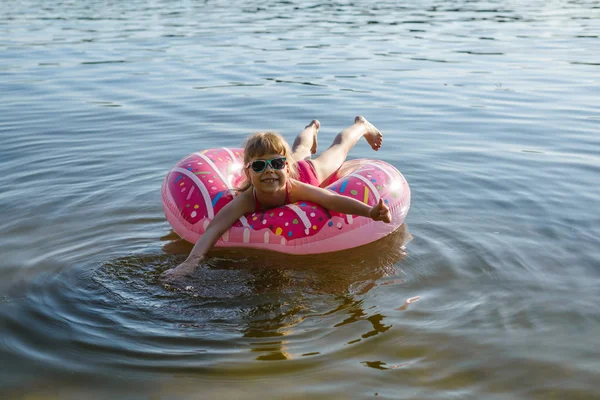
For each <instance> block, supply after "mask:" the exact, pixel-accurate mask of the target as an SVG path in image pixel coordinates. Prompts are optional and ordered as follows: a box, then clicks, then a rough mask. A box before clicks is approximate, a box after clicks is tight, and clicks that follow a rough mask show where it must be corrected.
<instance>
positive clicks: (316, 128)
mask: <svg viewBox="0 0 600 400" xmlns="http://www.w3.org/2000/svg"><path fill="white" fill-rule="evenodd" d="M320 127H321V123H320V122H319V120H318V119H313V120H312V121H310V124H308V125H306V127H305V128H304V129H308V128H313V131H314V135H313V143H312V146H311V147H310V154H315V153H316V152H317V133H319V128H320Z"/></svg>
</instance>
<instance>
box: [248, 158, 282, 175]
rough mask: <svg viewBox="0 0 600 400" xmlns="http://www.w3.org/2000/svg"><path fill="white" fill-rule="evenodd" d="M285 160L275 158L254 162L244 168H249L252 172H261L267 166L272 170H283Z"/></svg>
mask: <svg viewBox="0 0 600 400" xmlns="http://www.w3.org/2000/svg"><path fill="white" fill-rule="evenodd" d="M285 160H286V158H285V157H277V158H272V159H270V160H254V161H252V162H251V163H248V164H247V165H246V168H248V167H251V168H252V171H254V172H263V171H264V170H265V169H266V168H267V165H270V166H271V168H273V169H284V168H285Z"/></svg>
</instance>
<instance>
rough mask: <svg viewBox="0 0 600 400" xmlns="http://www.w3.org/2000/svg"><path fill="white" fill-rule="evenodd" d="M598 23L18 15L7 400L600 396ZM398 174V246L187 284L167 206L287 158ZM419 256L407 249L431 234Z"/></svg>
mask: <svg viewBox="0 0 600 400" xmlns="http://www.w3.org/2000/svg"><path fill="white" fill-rule="evenodd" d="M599 21H600V8H599V6H598V4H597V2H593V1H569V2H559V1H545V2H543V1H539V0H534V1H530V2H526V3H517V2H493V1H487V2H469V1H452V2H439V1H425V0H424V1H419V2H416V3H397V2H390V1H382V2H377V4H375V3H372V2H366V1H355V2H352V3H350V2H335V3H323V2H299V1H281V2H268V1H261V2H248V1H236V2H233V3H231V2H222V1H206V2H192V1H180V2H170V1H150V2H148V1H130V2H94V1H88V0H86V1H62V2H53V3H52V4H50V3H47V2H42V1H35V0H31V1H22V2H16V1H10V0H9V1H4V2H2V3H1V4H0V92H1V93H2V97H1V100H0V172H1V174H0V188H2V189H1V190H0V209H1V210H2V218H1V220H0V232H1V233H0V254H2V261H1V262H0V269H1V274H2V280H1V281H0V327H1V329H2V340H1V341H0V359H1V360H2V362H0V387H1V388H2V393H3V394H2V397H6V398H22V397H27V396H42V397H49V398H54V397H60V398H132V399H134V398H148V397H153V398H163V397H164V398H216V397H219V398H260V397H263V398H281V397H284V396H285V397H286V398H290V399H297V398H329V399H331V398H340V399H342V398H349V397H352V398H370V397H377V398H407V399H408V398H410V399H457V398H460V399H462V398H473V399H481V398H485V399H515V398H519V399H549V398H555V399H565V398H573V399H576V398H581V399H591V398H600V387H599V385H598V383H597V382H598V381H599V379H600V374H599V372H598V371H599V370H600V352H599V350H598V349H600V340H599V339H598V337H600V309H599V308H598V304H600V292H599V291H598V288H597V284H596V282H597V281H598V278H599V275H600V270H599V266H600V251H599V250H598V249H600V241H599V239H598V238H599V237H600V228H599V227H600V217H599V216H598V209H599V207H598V206H599V203H598V199H599V198H600V186H599V185H598V183H597V177H598V175H599V173H600V156H599V154H600V152H599V149H600V146H599V145H600V135H598V133H599V131H600V129H599V128H600V108H599V106H598V104H600V96H599V95H600V57H599V56H598V55H599V54H600V41H599V40H598V38H599V35H600V22H599ZM357 114H362V115H365V116H366V117H367V118H369V120H371V121H372V122H373V123H374V124H375V125H376V126H378V127H379V128H380V129H381V131H382V132H383V133H384V135H385V139H384V146H383V148H382V149H381V150H380V151H379V152H378V153H376V154H374V153H372V152H371V151H370V149H369V148H368V146H367V145H366V144H365V143H359V145H357V146H356V147H355V148H354V149H353V150H352V152H351V155H350V156H351V157H352V158H357V157H377V158H380V159H383V160H384V161H387V162H389V163H391V164H393V165H394V166H396V167H397V168H398V169H399V170H401V171H402V173H403V174H404V175H405V176H406V178H407V179H408V181H409V183H410V185H411V189H412V194H413V198H412V208H411V210H410V212H409V214H408V218H407V226H406V227H405V229H406V230H405V231H403V232H400V233H399V234H397V235H394V236H393V237H391V238H388V239H387V240H385V241H383V242H381V243H377V244H375V245H373V247H369V248H367V249H358V250H356V251H355V252H353V253H350V254H345V255H343V256H331V257H325V258H323V257H321V258H319V257H317V258H314V257H305V258H298V259H296V258H289V257H282V258H281V257H276V258H268V259H265V258H266V257H265V256H264V254H261V253H256V252H233V253H224V254H223V253H214V254H213V255H214V256H213V257H212V258H210V259H209V261H208V262H207V264H206V265H204V268H201V269H199V271H198V273H197V274H196V275H195V276H194V277H193V278H192V279H191V281H190V284H189V287H188V288H184V289H181V288H179V289H178V288H174V287H170V286H165V285H164V284H163V282H162V281H161V280H160V278H159V275H160V273H161V272H162V271H164V270H165V269H167V268H169V267H172V266H174V265H176V264H177V263H178V262H180V261H181V260H183V258H184V257H185V253H186V252H188V251H189V250H190V248H189V246H188V245H186V244H184V243H181V241H177V240H176V237H175V236H173V234H172V233H171V232H170V229H169V226H168V224H167V223H166V221H165V219H164V215H163V213H162V209H161V202H160V185H161V183H162V179H163V178H164V176H165V174H166V173H167V171H168V170H169V169H170V168H171V167H172V166H173V165H174V163H175V162H176V161H177V160H179V159H180V158H181V157H183V156H184V155H186V154H188V153H189V152H191V151H192V150H197V149H203V148H209V147H215V146H232V147H237V146H239V145H240V144H241V143H242V142H243V140H244V138H245V137H246V136H247V135H248V134H250V133H251V132H254V131H258V130H267V129H269V130H277V131H279V132H281V133H283V134H284V135H285V136H287V137H289V138H290V140H292V139H293V136H294V135H295V134H296V133H297V132H299V131H300V130H301V128H302V127H304V125H306V124H307V123H308V122H309V121H310V120H311V119H313V118H318V119H319V120H320V121H321V123H322V129H321V132H320V146H321V149H323V148H326V146H327V145H328V142H329V141H330V140H331V139H332V138H333V137H334V135H335V134H336V133H337V132H338V131H340V130H341V129H342V128H344V127H345V126H347V125H349V124H350V123H351V122H352V119H353V118H354V116H355V115H357ZM411 235H412V237H413V239H412V241H409V239H410V237H411Z"/></svg>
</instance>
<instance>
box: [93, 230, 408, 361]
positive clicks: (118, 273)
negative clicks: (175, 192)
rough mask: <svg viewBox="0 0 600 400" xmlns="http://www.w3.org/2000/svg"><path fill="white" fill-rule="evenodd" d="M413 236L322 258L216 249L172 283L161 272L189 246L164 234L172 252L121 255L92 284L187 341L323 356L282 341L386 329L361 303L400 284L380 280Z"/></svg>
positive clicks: (281, 355) (261, 353)
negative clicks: (236, 340) (363, 326)
mask: <svg viewBox="0 0 600 400" xmlns="http://www.w3.org/2000/svg"><path fill="white" fill-rule="evenodd" d="M411 239H412V236H411V235H410V233H409V232H408V230H407V227H406V225H402V226H401V227H400V228H399V229H398V230H397V231H396V232H394V233H393V234H391V235H388V236H387V237H385V238H383V239H381V240H379V241H376V242H374V243H371V244H369V245H365V246H361V247H360V248H355V249H351V250H348V251H343V252H338V253H329V254H326V255H307V256H289V255H284V254H278V253H268V254H265V252H264V251H263V250H250V251H249V250H248V249H243V250H242V249H240V250H235V249H219V250H214V251H212V252H211V253H210V257H209V258H208V259H207V260H206V262H204V263H203V264H202V265H201V266H200V267H199V268H198V269H197V270H196V272H195V273H194V274H193V275H192V276H191V277H189V279H187V280H186V281H185V282H184V283H182V284H180V285H177V286H173V285H172V284H169V283H165V282H164V281H163V280H162V278H161V275H160V274H161V273H162V272H164V271H165V270H166V269H168V268H172V267H173V265H175V264H176V263H178V262H181V261H182V259H183V257H185V255H187V252H189V251H190V250H191V247H192V245H191V244H189V243H187V242H185V241H183V240H181V239H176V235H174V234H173V233H171V234H169V235H167V236H165V237H163V240H168V242H167V243H165V245H164V246H163V249H164V250H166V251H167V252H169V253H172V254H175V255H173V256H130V257H125V258H119V259H117V260H114V261H111V262H109V263H106V264H105V265H103V266H102V267H101V268H99V269H98V270H97V271H96V272H95V273H94V277H93V279H94V281H95V282H96V283H98V284H99V285H101V286H102V287H103V288H105V289H106V290H108V291H110V292H111V293H112V294H113V295H114V296H115V299H120V300H123V299H126V301H127V303H128V304H129V306H131V307H133V308H134V309H135V308H137V307H142V306H144V307H145V306H146V305H148V304H153V305H154V307H153V311H152V313H153V314H154V317H153V319H154V320H155V321H156V322H160V321H164V322H169V323H173V322H175V323H176V324H177V326H178V327H180V328H184V329H193V336H195V337H202V338H205V337H206V336H210V338H211V340H212V341H215V340H219V339H218V338H222V339H226V340H231V336H230V335H231V334H234V335H235V333H234V332H238V333H239V335H240V338H241V339H242V340H243V343H244V346H245V347H248V348H249V350H250V352H251V353H257V354H256V356H255V358H256V360H263V361H274V360H283V359H291V358H296V357H301V356H308V355H317V354H320V353H321V352H320V351H316V349H313V351H306V348H305V347H304V346H303V345H298V344H297V343H296V344H295V345H294V347H297V348H298V349H297V350H296V349H290V348H289V341H288V339H287V337H289V336H295V335H297V332H298V331H299V330H302V331H303V334H302V335H307V334H309V333H308V332H310V331H311V330H313V329H318V330H323V329H324V326H323V325H322V322H323V321H324V320H329V321H335V320H337V319H339V318H340V316H343V315H347V316H346V317H343V319H342V320H341V321H338V322H335V323H334V322H332V326H331V327H330V328H328V329H333V328H337V327H341V326H344V325H348V324H353V323H355V322H358V321H368V322H369V323H370V324H371V329H369V330H367V331H365V332H364V333H363V334H361V335H360V337H358V338H352V339H350V340H348V343H349V344H351V343H357V342H359V341H361V340H362V339H364V338H368V337H371V336H373V335H375V334H377V333H379V332H384V331H386V330H387V329H389V326H385V325H384V324H383V323H382V320H383V319H384V318H385V317H384V316H382V315H381V314H372V313H368V312H366V311H365V310H363V308H362V304H363V302H362V300H361V298H362V296H363V295H365V294H366V293H367V292H368V291H370V290H371V289H373V288H375V287H377V286H378V285H381V284H385V285H390V284H395V283H398V282H400V281H399V280H397V279H392V280H387V281H385V282H383V283H381V279H382V278H385V277H393V276H396V275H397V274H398V272H397V271H396V268H395V267H394V264H396V263H398V262H399V261H400V260H401V259H402V258H403V257H404V255H405V254H406V253H405V250H404V248H405V247H404V246H405V245H406V243H407V242H408V241H410V240H411ZM179 254H182V255H183V257H182V256H179ZM400 283H401V282H400ZM134 304H135V305H134ZM140 311H141V310H140ZM144 312H146V313H147V312H148V310H147V309H145V311H144ZM326 325H327V324H326ZM326 325H325V326H326ZM223 328H225V331H226V332H229V334H225V332H223ZM231 329H233V331H231ZM217 332H219V333H217ZM199 345H200V346H201V344H199ZM220 357H225V358H226V354H222V355H220ZM215 361H216V362H218V358H217V359H216V360H215Z"/></svg>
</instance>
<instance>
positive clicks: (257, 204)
mask: <svg viewBox="0 0 600 400" xmlns="http://www.w3.org/2000/svg"><path fill="white" fill-rule="evenodd" d="M252 197H254V212H258V211H260V210H262V204H260V201H258V199H257V198H256V191H255V189H254V186H252Z"/></svg>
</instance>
